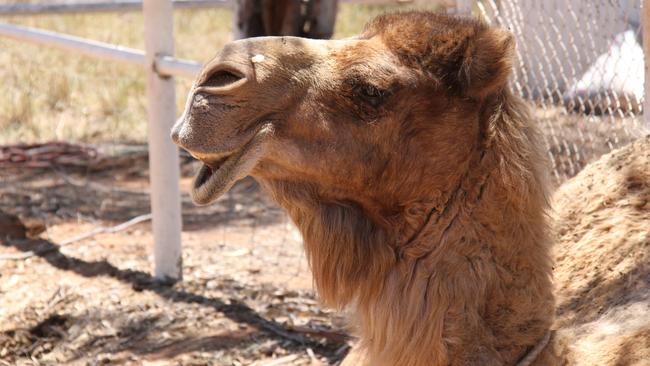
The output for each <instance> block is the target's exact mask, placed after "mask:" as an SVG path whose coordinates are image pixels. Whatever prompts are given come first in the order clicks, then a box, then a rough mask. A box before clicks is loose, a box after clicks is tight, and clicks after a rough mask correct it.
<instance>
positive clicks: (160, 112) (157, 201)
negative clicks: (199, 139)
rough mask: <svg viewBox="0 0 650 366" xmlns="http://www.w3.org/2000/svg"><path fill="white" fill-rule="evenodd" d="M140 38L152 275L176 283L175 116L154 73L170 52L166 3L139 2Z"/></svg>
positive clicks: (165, 85) (171, 90)
mask: <svg viewBox="0 0 650 366" xmlns="http://www.w3.org/2000/svg"><path fill="white" fill-rule="evenodd" d="M143 12H144V36H145V51H146V59H147V64H146V65H147V105H148V111H147V115H148V128H149V179H150V182H151V210H152V214H153V223H152V225H153V237H154V262H155V263H154V265H155V276H156V278H158V279H161V280H172V281H173V280H180V279H181V269H182V263H181V260H182V259H181V205H180V189H179V186H178V184H179V177H180V168H179V159H178V149H177V148H176V146H175V145H174V144H173V143H172V141H171V139H170V137H169V132H170V130H171V127H172V125H173V124H174V119H175V117H176V92H175V85H174V78H173V77H162V76H160V75H158V73H157V72H156V69H155V63H156V58H157V57H163V56H172V55H173V54H174V35H173V18H172V2H171V0H144V4H143Z"/></svg>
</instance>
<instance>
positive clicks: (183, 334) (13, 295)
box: [0, 159, 348, 365]
mask: <svg viewBox="0 0 650 366" xmlns="http://www.w3.org/2000/svg"><path fill="white" fill-rule="evenodd" d="M192 170H193V167H192V163H186V164H185V165H184V171H185V172H186V173H188V172H190V171H192ZM146 176H147V172H146V159H139V160H136V161H132V162H129V163H128V164H122V166H116V167H112V168H110V169H104V170H102V171H99V172H91V171H83V170H80V169H79V168H76V169H72V170H71V169H62V168H60V167H58V168H49V169H13V170H12V169H3V170H0V211H4V212H5V213H8V214H14V215H17V216H19V217H20V218H21V219H22V220H23V222H24V223H25V224H26V225H27V226H28V227H30V228H31V230H32V231H35V233H37V232H38V231H41V230H43V229H45V231H44V232H43V233H41V234H40V235H38V237H37V238H35V239H22V240H21V239H15V240H11V239H10V240H4V242H2V245H1V246H0V258H2V259H0V306H1V311H0V364H3V365H40V364H44V365H47V364H50V365H53V364H79V365H94V364H133V365H136V364H152V365H153V364H160V365H173V364H183V365H250V364H255V365H285V364H286V365H318V364H331V363H335V362H336V361H337V360H339V359H340V358H341V357H342V356H344V355H345V353H346V352H347V349H348V343H347V342H348V338H347V336H346V334H345V331H344V327H345V324H344V322H343V321H342V318H341V317H340V316H337V315H335V314H334V313H332V312H331V311H327V310H325V309H323V308H321V307H320V306H319V305H318V303H317V301H316V299H315V297H314V293H313V291H312V286H311V275H310V273H309V270H308V268H307V264H306V262H305V258H304V256H303V252H302V248H301V243H300V240H299V236H298V234H297V232H296V231H295V230H294V229H293V228H292V227H291V226H290V225H289V222H288V221H287V218H286V216H285V215H284V214H283V213H282V211H280V210H279V209H278V208H277V207H275V206H273V205H271V204H270V203H269V202H268V201H266V200H265V199H264V197H263V195H262V194H261V193H260V191H259V189H258V187H257V185H256V183H255V182H254V181H253V180H252V179H246V180H244V181H242V182H241V183H240V184H238V185H237V186H236V187H235V188H234V189H233V190H232V192H231V193H230V194H228V195H227V196H225V197H224V198H223V199H221V200H220V201H219V202H218V203H217V204H215V205H211V206H207V207H196V206H194V205H192V204H191V202H190V200H189V197H188V196H187V194H184V195H183V213H184V223H183V224H184V230H183V234H182V241H183V276H184V278H183V281H182V282H179V283H176V284H174V285H168V284H163V283H158V282H156V280H154V278H152V276H151V267H152V266H151V256H150V253H151V246H152V243H153V239H152V236H151V233H150V222H143V223H140V224H137V225H135V226H132V227H129V228H128V229H126V230H124V231H120V232H117V233H112V234H100V235H97V236H94V237H92V238H88V239H85V240H80V241H73V242H71V243H70V244H67V245H65V246H60V245H59V244H60V243H65V242H70V239H74V238H75V237H76V236H79V235H80V234H83V233H87V232H90V231H92V230H95V229H96V228H98V227H103V226H104V227H108V226H113V225H116V224H119V223H121V222H124V221H127V220H129V219H131V218H133V217H136V216H139V215H142V214H146V213H147V212H149V202H148V192H147V186H148V184H147V179H146ZM189 181H190V179H189V178H187V177H186V178H184V179H183V182H182V185H183V190H184V192H187V186H188V184H189ZM33 234H34V233H33ZM274 362H277V363H274Z"/></svg>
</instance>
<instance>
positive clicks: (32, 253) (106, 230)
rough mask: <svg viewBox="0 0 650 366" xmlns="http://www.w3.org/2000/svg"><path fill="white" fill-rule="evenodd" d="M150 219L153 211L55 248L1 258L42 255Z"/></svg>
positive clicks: (78, 236)
mask: <svg viewBox="0 0 650 366" xmlns="http://www.w3.org/2000/svg"><path fill="white" fill-rule="evenodd" d="M149 220H151V213H148V214H144V215H140V216H136V217H134V218H132V219H130V220H129V221H126V222H123V223H121V224H119V225H115V226H111V227H99V228H96V229H94V230H91V231H89V232H87V233H84V234H81V235H77V236H75V237H72V238H70V239H66V240H64V241H62V242H61V243H59V245H58V246H56V247H54V248H47V249H44V250H42V251H29V252H25V253H16V254H5V255H0V260H21V259H27V258H31V257H33V256H35V255H40V254H43V253H47V252H49V251H52V250H56V249H58V248H61V247H64V246H67V245H70V244H73V243H76V242H78V241H81V240H85V239H89V238H92V237H94V236H96V235H99V234H114V233H117V232H119V231H122V230H125V229H128V228H129V227H131V226H133V225H136V224H139V223H141V222H145V221H149Z"/></svg>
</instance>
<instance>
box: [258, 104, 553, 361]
mask: <svg viewBox="0 0 650 366" xmlns="http://www.w3.org/2000/svg"><path fill="white" fill-rule="evenodd" d="M479 114H480V116H479V119H480V121H481V125H482V126H483V127H482V137H481V140H482V141H481V143H480V144H479V146H480V147H477V148H476V149H475V151H474V152H473V154H472V156H471V157H470V159H469V161H468V163H467V166H466V170H465V171H464V173H463V174H461V176H460V177H459V178H458V179H457V181H456V182H455V184H453V188H452V189H450V190H449V191H447V192H444V193H443V196H442V198H440V197H438V198H437V199H438V200H440V199H441V200H442V202H441V204H437V205H431V207H428V208H427V209H426V210H422V209H421V208H420V209H418V210H415V211H417V212H420V214H419V220H417V221H418V222H419V224H418V225H417V227H416V229H414V230H412V233H411V234H410V235H408V236H407V238H406V239H404V235H403V232H404V230H403V227H399V226H400V225H399V224H395V223H396V222H397V221H400V219H398V220H397V221H396V219H395V218H394V217H391V218H390V219H383V218H381V217H378V214H377V213H375V212H368V210H367V209H366V208H364V206H363V205H361V204H359V203H358V202H355V201H354V200H352V199H349V200H345V199H340V198H333V197H332V194H331V193H330V192H328V189H327V187H321V186H319V185H318V184H317V183H315V182H295V181H293V182H289V181H264V182H262V183H263V185H264V186H265V187H266V188H267V189H268V190H269V191H270V192H271V193H272V195H273V196H274V198H275V199H276V200H277V201H278V202H279V203H280V204H281V205H282V206H283V207H285V208H286V209H287V210H288V212H289V214H290V215H291V217H292V218H293V220H294V221H295V223H296V224H297V226H298V228H299V229H300V231H301V232H302V235H303V237H304V241H305V250H306V253H307V257H308V259H309V262H310V265H311V268H312V271H313V274H314V278H315V285H316V288H317V290H318V292H319V294H320V296H321V298H322V299H323V301H324V302H325V303H326V304H328V305H332V306H335V307H337V308H343V307H349V309H350V310H351V312H352V315H353V319H354V321H355V325H356V327H357V332H358V334H359V337H360V340H359V345H358V346H357V348H356V349H355V351H354V352H355V353H357V356H353V357H351V358H350V359H346V362H349V364H350V365H352V364H359V365H401V366H410V365H413V366H419V365H502V364H506V365H508V364H510V365H512V364H515V363H516V362H517V361H518V360H519V359H521V358H522V357H523V356H524V355H525V354H526V352H527V350H528V349H530V348H532V347H534V345H535V344H536V343H537V342H538V341H539V340H540V339H541V338H542V337H543V336H544V334H545V332H546V331H547V330H548V329H549V328H550V326H551V323H552V316H553V309H554V303H553V296H552V293H551V281H550V275H551V260H550V256H549V247H548V243H549V240H548V238H547V234H546V233H547V232H548V231H547V226H546V218H545V214H544V210H545V208H546V204H547V201H546V193H545V191H544V177H543V174H542V171H543V169H542V168H543V167H542V166H539V165H537V164H540V163H539V162H541V161H544V159H543V158H542V156H541V153H540V151H538V150H536V148H537V147H538V146H539V145H538V143H537V141H536V139H537V136H536V134H535V131H534V130H533V129H532V128H531V126H530V125H529V122H528V121H530V118H529V116H528V115H527V114H526V109H525V107H524V106H523V105H521V104H520V102H519V101H518V100H516V99H515V98H514V97H513V96H511V95H510V94H509V93H508V92H502V93H500V94H499V95H498V96H496V97H494V98H492V99H491V100H490V101H489V102H486V103H485V105H484V107H483V110H482V111H481V112H479ZM423 184H426V183H423ZM423 199H424V201H426V199H428V197H423ZM412 211H413V210H411V211H409V207H406V208H405V209H404V212H403V213H402V215H401V221H402V226H404V225H407V224H408V222H412V221H413V219H412V217H411V218H410V217H408V216H409V215H412V214H413V213H412ZM355 357H356V358H355Z"/></svg>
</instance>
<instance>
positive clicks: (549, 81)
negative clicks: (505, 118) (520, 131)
mask: <svg viewBox="0 0 650 366" xmlns="http://www.w3.org/2000/svg"><path fill="white" fill-rule="evenodd" d="M474 9H477V10H478V12H479V14H480V16H481V17H483V18H484V19H486V20H487V21H488V22H490V23H492V24H497V25H500V26H502V27H505V28H507V29H509V30H510V31H512V32H513V33H514V35H515V37H516V40H517V51H516V63H515V76H514V79H513V82H512V87H513V89H514V91H515V92H516V93H518V94H519V95H521V96H522V97H524V98H525V99H527V100H529V101H530V102H531V104H532V106H533V107H534V112H535V116H536V118H537V119H538V121H539V123H540V125H541V129H542V130H543V132H544V138H545V143H546V146H547V148H548V155H549V159H550V160H551V162H552V165H553V174H554V177H555V179H556V181H557V183H561V182H562V181H564V180H565V179H567V178H570V177H572V176H574V175H575V174H577V173H578V172H579V171H580V170H581V169H582V168H583V167H584V166H585V165H586V164H587V163H589V162H590V161H592V160H594V159H595V158H597V157H599V156H600V155H602V154H604V153H606V152H609V151H610V150H612V149H614V148H617V147H619V146H622V145H624V144H626V143H628V142H630V141H632V140H634V139H636V138H638V137H640V136H641V135H642V134H643V133H644V126H643V121H642V118H641V113H642V105H643V81H644V77H643V73H644V61H643V48H642V41H641V24H640V23H641V22H640V10H641V7H640V1H638V0H603V1H581V0H548V1H535V0H480V1H477V2H476V3H475V7H474Z"/></svg>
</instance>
